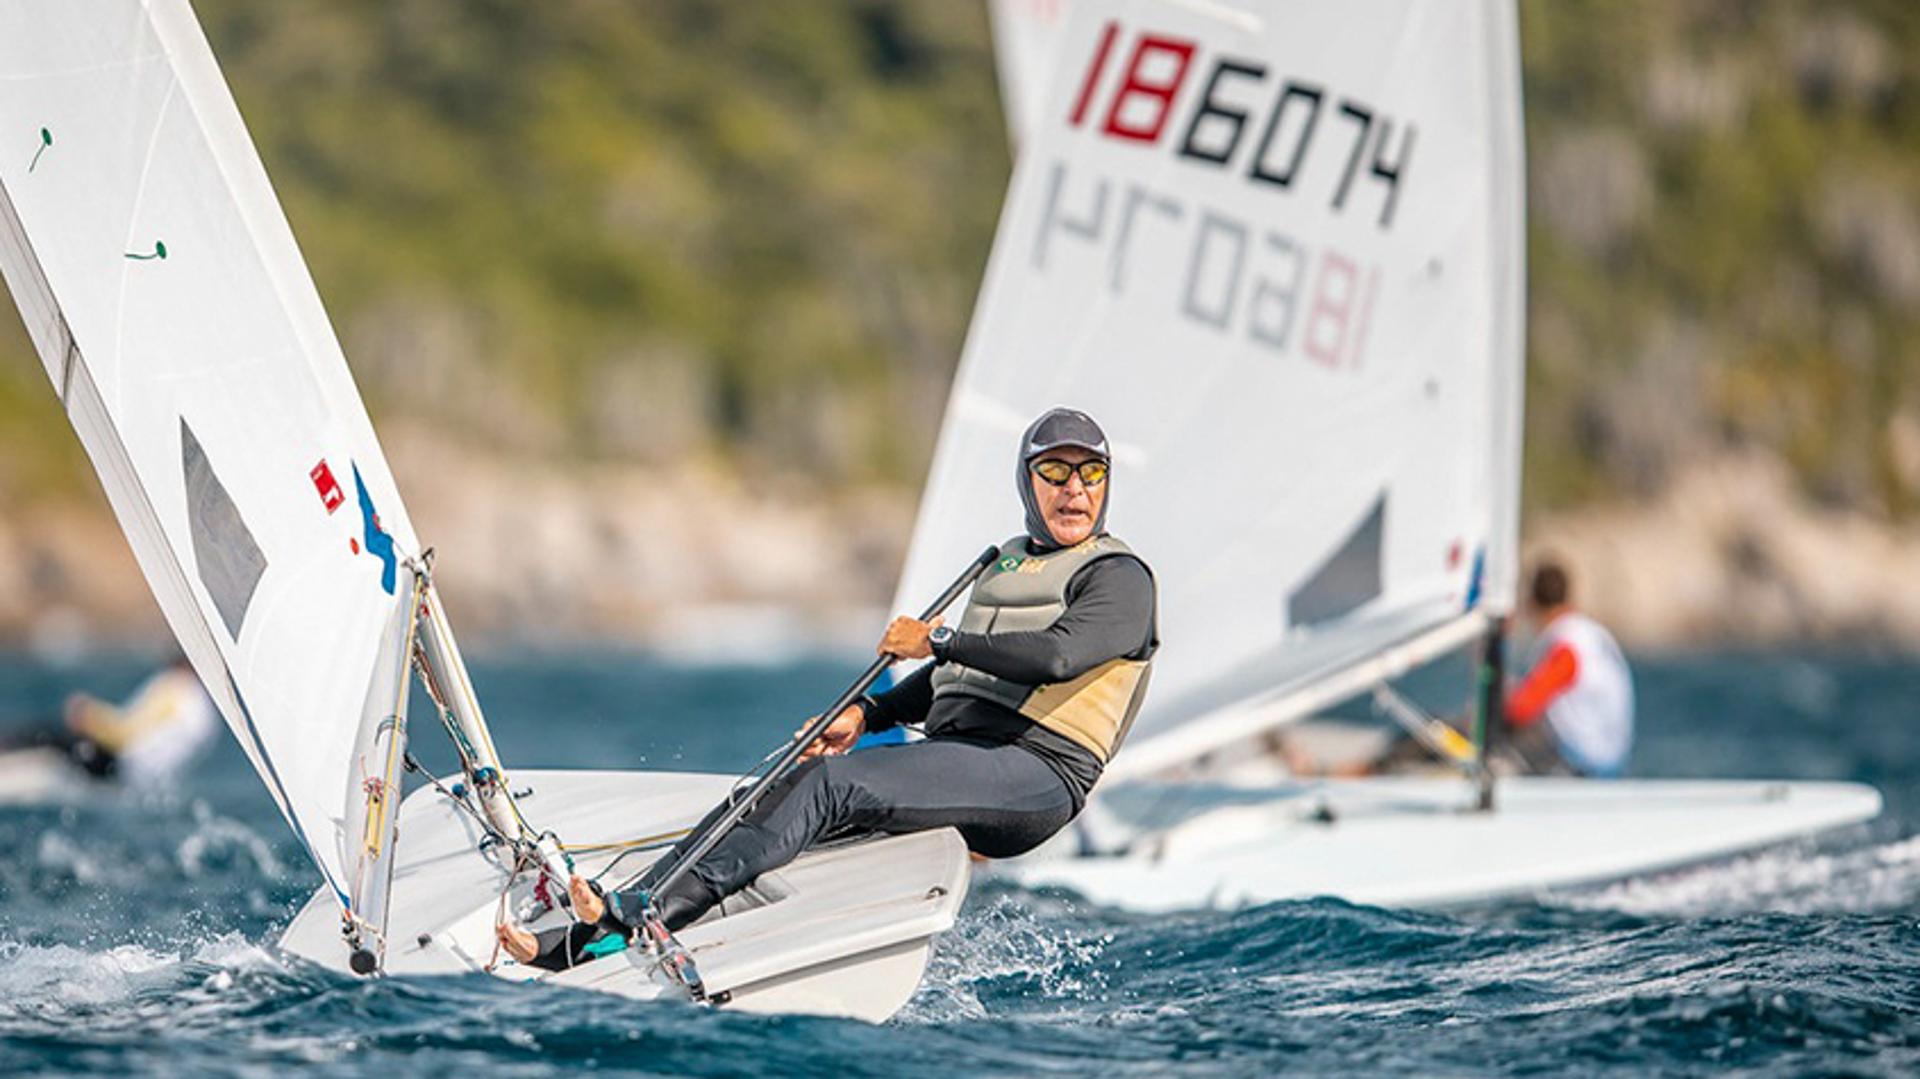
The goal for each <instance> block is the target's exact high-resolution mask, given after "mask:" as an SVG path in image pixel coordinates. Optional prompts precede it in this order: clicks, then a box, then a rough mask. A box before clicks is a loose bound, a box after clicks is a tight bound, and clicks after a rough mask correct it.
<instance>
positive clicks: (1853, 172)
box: [0, 0, 1920, 516]
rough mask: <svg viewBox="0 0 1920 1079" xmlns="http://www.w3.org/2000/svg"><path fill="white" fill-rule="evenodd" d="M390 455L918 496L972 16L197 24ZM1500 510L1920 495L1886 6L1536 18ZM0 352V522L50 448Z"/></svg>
mask: <svg viewBox="0 0 1920 1079" xmlns="http://www.w3.org/2000/svg"><path fill="white" fill-rule="evenodd" d="M196 7H197V8H198V10H199V12H200V14H201V17H202V19H203V21H204V22H205V24H206V27H207V33H208V36H209V37H210V38H211V40H212V41H213V44H214V47H215V50H216V52H217V53H218V54H219V55H220V57H221V59H222V63H223V65H224V67H225V69H226V72H227V75H228V78H229V80H230V81H231V83H232V85H233V87H234V90H235V95H236V96H237V97H238V99H239V101H240V105H241V108H242V110H243V112H245V114H246V116H247V119H248V121H249V123H250V125H251V127H252V129H253V132H254V136H255V139H256V140H257V142H258V143H259V145H260V148H261V153H262V156H263V157H264V158H265V159H266V161H267V163H268V166H269V168H270V170H271V171H272V173H273V175H274V179H275V183H276V185H277V188H278V190H279V192H280V195H281V198H282V200H283V201H284V202H285V204H286V207H287V210H288V214H289V216H290V217H291V218H292V220H293V224H294V228H295V231H296V233H297V234H298V235H299V236H300V237H301V241H302V243H303V245H304V250H305V252H306V255H307V257H308V259H309V260H310V262H311V264H312V266H313V270H314V274H315V277H316V278H317V279H318V281H319V282H320V285H321V290H322V293H323V295H324V296H325V298H326V300H327V302H328V304H329V307H330V310H331V311H332V314H333V317H334V319H335V322H336V326H337V328H338V329H339V331H340V333H341V336H342V338H343V340H344V342H345V344H346V347H347V351H348V354H349V355H350V356H352V357H353V360H354V365H355V370H356V373H357V375H358V377H359V379H360V381H361V385H362V388H363V390H365V392H366V393H367V394H368V396H369V398H370V400H371V403H372V407H373V410H374V412H375V414H376V416H377V417H378V418H379V419H380V421H381V422H382V423H383V424H388V423H392V422H394V421H396V420H416V421H420V422H424V423H428V424H431V425H433V426H434V427H436V428H438V429H440V430H442V431H444V432H446V433H448V434H449V435H452V436H454V437H461V438H466V439H469V440H471V441H472V442H474V443H475V444H484V445H486V446H489V447H493V448H507V449H512V450H516V451H522V452H526V453H530V454H537V455H542V456H552V457H567V456H584V457H593V458H610V459H623V460H635V461H641V462H647V463H668V462H674V461H680V460H685V459H688V458H690V457H692V458H702V459H708V460H715V461H720V462H723V463H726V464H729V465H734V466H744V468H745V470H746V471H748V472H750V473H762V472H766V471H768V470H777V471H780V472H782V473H787V474H797V475H801V476H805V477H811V478H814V479H817V480H818V481H820V482H822V483H844V482H849V481H881V482H890V483H897V484H902V485H912V484H915V483H917V482H918V481H919V479H920V477H921V476H922V474H923V470H924V467H925V463H926V459H927V456H928V454H929V453H930V451H931V444H932V433H933V430H934V427H935V425H936V424H937V422H938V418H939V414H940V410H941V408H942V405H943V403H944V401H945V395H946V389H947V384H948V379H949V377H950V375H951V371H952V367H953V364H954V362H955V360H956V359H957V356H958V353H959V347H960V343H961V340H962V337H963V335H964V333H965V329H966V324H967V319H968V316H969V313H970V311H971V308H972V303H973V298H974V292H975V289H976V287H977V284H978V280H979V275H980V272H981V270H982V268H983V266H984V263H985V259H986V253H987V248H988V245H989V243H990V240H991V235H992V230H993V224H994V221H995V218H996V216H997V213H998V209H999V204H1000V198H1001V195H1002V192H1003V190H1004V186H1005V181H1006V177H1007V174H1008V170H1009V160H1008V152H1007V149H1006V139H1005V134H1004V130H1003V128H1002V121H1001V114H1000V105H999V100H998V96H997V89H996V86H995V82H994V76H993V69H992V55H991V49H990V46H989V42H988V39H987V25H986V19H985V15H984V12H983V10H982V5H980V4H978V3H974V2H956V0H910V2H909V0H901V2H891V3H881V2H866V0H861V2H850V3H833V4H806V5H799V4H775V3H772V2H771V0H750V2H743V0H728V2H725V3H721V2H706V3H694V2H671V3H669V2H649V3H643V4H623V3H606V2H591V0H549V2H546V3H540V4H527V3H522V2H518V0H466V2H462V3H454V2H452V0H334V2H330V3H326V4H285V3H267V2H262V0H198V3H197V4H196ZM1522 32H1523V45H1524V60H1525V71H1526V82H1527V85H1526V93H1527V100H1526V111H1527V128H1528V141H1529V158H1530V160H1529V170H1530V174H1531V179H1530V196H1529V198H1530V221H1531V240H1530V248H1531V250H1530V275H1529V276H1530V283H1531V303H1530V309H1531V314H1530V333H1531V341H1530V354H1531V355H1530V363H1531V366H1530V372H1529V394H1528V396H1529V401H1528V436H1527V437H1528V457H1527V484H1528V492H1527V494H1528V499H1529V504H1530V506H1532V507H1534V508H1536V509H1537V508H1550V507H1555V506H1563V505H1567V504H1572V503H1577V502H1582V501H1586V500H1589V499H1593V498H1596V497H1605V496H1609V495H1617V494H1625V495H1629V496H1632V495H1637V494H1642V493H1646V492H1649V491H1652V490H1655V489H1658V487H1659V486H1660V485H1661V484H1662V483H1663V482H1664V481H1665V479H1666V478H1667V477H1668V475H1670V473H1671V471H1672V469H1673V468H1674V467H1675V466H1676V465H1677V464H1678V463H1680V462H1683V461H1684V460H1685V459H1686V458H1687V457H1688V456H1689V455H1690V454H1696V453H1700V452H1703V451H1710V450H1714V449H1716V448H1721V447H1725V446H1727V445H1730V444H1731V445H1759V446H1763V447H1770V448H1772V449H1774V450H1776V451H1777V452H1779V453H1780V454H1781V455H1782V456H1783V457H1784V458H1785V459H1787V460H1789V461H1790V462H1791V463H1792V465H1793V466H1794V468H1795V470H1796V473H1797V474H1798V475H1799V476H1800V477H1802V479H1803V481H1804V483H1805V485H1806V487H1807V490H1808V491H1809V492H1810V493H1811V494H1813V495H1815V496H1816V497H1819V498H1822V499H1826V500H1830V501H1834V502H1838V503H1844V504H1847V505H1852V506H1858V507H1864V508H1868V509H1871V510H1874V511H1877V512H1881V513H1885V514H1888V515H1890V516H1899V515H1902V514H1904V513H1907V512H1910V511H1911V510H1912V509H1913V508H1915V506H1916V505H1917V504H1920V362H1916V357H1920V316H1916V314H1915V312H1916V311H1920V175H1917V172H1916V170H1917V169H1920V7H1916V6H1915V5H1913V4H1911V3H1910V2H1909V0H1850V2H1845V3H1826V4H1809V3H1773V4H1761V3H1747V2H1743V0H1637V2H1613V0H1606V2H1600V0H1588V2H1576V0H1528V2H1526V3H1524V4H1523V7H1522ZM4 324H5V325H4V329H0V353H4V356H0V444H4V445H5V446H6V447H8V454H7V460H6V461H5V462H4V463H0V504H14V503H17V502H19V501H20V500H21V499H23V498H26V497H30V496H31V495H33V494H36V493H39V492H43V491H46V490H50V489H60V488H68V489H70V488H71V486H72V484H73V476H74V475H75V474H77V473H78V472H80V471H81V464H80V461H79V458H78V452H77V450H76V449H75V448H74V443H73V440H72V438H71V436H70V435H68V434H67V433H66V432H65V430H64V423H63V421H62V420H61V418H60V417H59V415H58V413H57V411H56V410H55V409H54V407H53V405H52V398H51V396H50V395H49V394H47V392H46V390H45V387H44V384H43V381H42V380H43V377H44V376H43V375H42V374H41V372H40V370H39V366H38V364H37V363H34V362H33V361H32V359H31V354H30V352H29V350H28V349H27V347H26V344H25V342H24V339H23V338H22V337H21V336H20V334H19V331H18V328H17V324H16V323H15V321H14V320H13V319H11V318H7V319H5V320H4Z"/></svg>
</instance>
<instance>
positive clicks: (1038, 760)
mask: <svg viewBox="0 0 1920 1079" xmlns="http://www.w3.org/2000/svg"><path fill="white" fill-rule="evenodd" d="M1111 471H1112V457H1111V453H1110V451H1109V448H1108V445H1107V436H1106V434H1105V433H1104V432H1103V431H1101V429H1100V426H1099V424H1097V423H1095V422H1094V420H1093V419H1092V417H1090V416H1088V415H1087V414H1086V413H1084V412H1079V411H1075V410H1073V409H1068V408H1056V409H1052V410H1050V411H1048V412H1047V413H1045V414H1044V415H1042V416H1041V417H1040V418H1039V419H1037V420H1035V421H1034V422H1033V424H1032V425H1031V426H1029V427H1028V428H1027V431H1026V433H1025V434H1024V435H1023V436H1022V438H1021V444H1020V449H1019V453H1018V455H1017V457H1016V468H1015V479H1016V487H1017V489H1018V491H1019V495H1020V500H1021V502H1022V504H1023V505H1024V506H1025V508H1026V531H1025V533H1024V534H1022V535H1019V536H1016V537H1014V538H1013V539H1011V540H1008V541H1007V542H1006V543H1005V544H1003V545H1002V546H1001V548H1000V558H999V560H998V561H997V562H995V563H994V564H993V566H991V567H990V568H989V569H988V570H987V572H986V573H985V574H983V575H982V576H981V578H980V579H979V581H978V582H977V583H976V584H975V585H974V587H973V593H972V597H971V599H970V600H969V602H968V604H967V607H966V610H965V612H964V613H963V614H962V616H961V618H960V624H959V626H958V627H949V626H946V625H943V624H942V623H941V620H940V619H938V618H936V619H934V620H933V621H931V622H922V621H920V620H918V619H914V618H907V617H901V618H896V619H894V620H893V622H892V624H890V625H889V626H887V629H886V632H885V634H884V635H883V636H882V637H881V639H880V643H879V646H878V651H879V652H880V653H882V654H891V655H894V656H897V657H900V658H902V659H931V660H932V662H931V663H928V664H926V665H924V666H922V667H921V668H920V669H919V670H917V671H915V672H914V673H913V674H911V675H909V676H907V677H906V678H905V679H904V680H902V681H901V682H900V684H899V685H897V686H895V687H894V688H893V689H891V690H889V691H887V692H886V693H883V694H881V695H879V696H877V697H865V698H862V699H861V700H860V701H859V702H858V703H856V704H853V705H851V706H849V707H848V708H847V709H846V710H845V711H843V712H841V713H840V715H839V716H838V717H837V718H836V719H835V720H834V722H833V723H832V724H831V725H830V726H829V727H828V728H827V729H826V732H825V733H824V734H823V735H822V736H821V738H820V739H819V740H818V741H817V742H816V743H815V744H814V746H812V747H810V749H809V751H808V756H809V757H810V758H811V759H810V760H807V761H806V762H805V763H803V764H801V765H800V766H799V767H798V768H796V769H795V770H794V771H793V773H792V774H790V775H789V776H787V777H785V778H784V779H783V780H781V781H780V782H779V783H777V784H776V785H775V786H774V787H773V788H772V789H770V790H769V791H768V792H767V794H766V795H765V796H764V797H763V798H762V799H761V801H760V803H759V804H758V805H757V806H755V807H754V809H753V811H752V812H751V813H749V814H748V815H747V816H746V817H745V818H744V819H743V820H742V821H741V822H740V823H739V824H738V825H737V826H735V827H734V828H733V829H732V830H731V831H730V832H728V833H727V835H726V836H725V838H723V839H721V840H720V842H719V843H718V844H717V845H716V846H715V847H714V848H713V849H712V850H711V851H709V852H708V853H707V854H706V856H704V857H703V858H701V859H700V861H699V862H697V863H695V864H694V866H693V867H692V869H691V871H690V872H688V873H685V874H683V875H682V876H681V877H680V879H679V880H678V881H677V882H675V883H674V884H673V886H672V887H671V888H670V889H669V890H668V891H667V892H665V893H664V894H658V895H654V896H653V897H652V898H653V902H654V904H655V909H656V911H657V912H658V914H659V915H660V917H661V920H662V921H663V922H664V923H665V924H666V927H667V928H668V929H670V930H677V929H680V928H682V927H684V926H686V925H689V924H691V923H692V922H694V921H695V920H696V919H698V918H699V917H700V916H701V915H702V914H705V913H706V912H707V911H708V910H710V909H712V908H713V906H714V905H715V904H717V903H718V902H720V900H722V899H723V898H725V897H727V896H729V895H732V894H733V893H735V892H737V891H739V890H740V889H742V888H744V887H746V886H747V885H748V884H749V883H751V882H752V881H753V879H754V878H755V877H758V876H759V875H760V874H762V873H765V872H767V871H768V870H771V869H777V868H779V867H780V866H782V865H785V864H786V863H787V862H789V861H791V860H792V859H793V858H795V857H796V856H798V855H799V854H800V853H801V852H802V851H804V850H806V849H807V848H808V847H810V846H812V845H813V844H815V843H818V842H820V841H822V840H827V839H834V838H839V837H842V836H848V835H856V834H862V833H873V832H880V833H888V834H903V833H908V832H918V831H924V830H927V829H933V828H946V827H951V828H955V829H958V830H959V832H960V835H961V836H962V837H963V838H964V839H965V840H966V843H967V846H968V847H969V848H970V849H971V850H972V851H973V852H974V853H975V854H977V855H982V856H985V857H990V858H1008V857H1012V856H1014V855H1017V854H1022V853H1025V852H1026V851H1029V850H1032V849H1033V848H1035V847H1037V846H1039V845H1040V844H1041V843H1043V842H1045V841H1046V840H1047V839H1048V838H1049V837H1051V836H1052V835H1053V834H1054V833H1055V832H1058V831H1059V830H1060V829H1061V828H1062V827H1064V826H1065V825H1066V824H1067V823H1068V822H1069V821H1071V820H1072V819H1073V818H1074V816H1075V815H1076V814H1078V813H1079V812H1080V810H1081V808H1082V807H1083V806H1084V805H1085V804H1086V799H1087V794H1088V792H1089V791H1091V790H1092V789H1093V785H1094V782H1095V781H1096V780H1098V779H1099V778H1100V772H1101V769H1102V768H1103V767H1104V766H1105V765H1106V763H1107V762H1108V761H1110V760H1112V759H1113V755H1114V753H1115V752H1117V751H1118V750H1119V748H1120V744H1121V742H1122V741H1123V740H1124V739H1125V738H1126V734H1127V728H1128V726H1129V725H1130V724H1131V723H1132V722H1133V717H1134V715H1135V713H1136V712H1137V711H1138V710H1139V707H1140V702H1141V700H1142V699H1143V698H1144V696H1145V694H1146V689H1147V681H1148V675H1149V673H1150V671H1151V668H1152V664H1153V656H1154V652H1155V650H1156V649H1157V648H1158V645H1159V641H1158V638H1157V636H1156V623H1155V589H1154V581H1153V575H1152V573H1151V572H1150V571H1149V570H1148V568H1147V565H1146V563H1145V562H1143V561H1141V559H1140V558H1139V556H1137V555H1135V554H1134V553H1133V552H1132V551H1131V550H1129V549H1128V547H1127V545H1126V544H1124V543H1122V542H1121V541H1120V540H1118V539H1116V538H1114V537H1113V536H1111V535H1109V534H1108V533H1107V531H1106V520H1107V510H1108V508H1109V495H1110V493H1111V487H1112V479H1111ZM905 724H918V725H921V726H922V727H923V728H924V730H925V732H926V738H925V739H924V740H921V741H918V742H911V743H907V744H904V745H885V746H876V747H873V748H868V749H863V750H861V751H860V752H859V753H854V754H847V750H848V749H849V748H851V747H852V746H853V745H854V743H855V741H856V740H858V739H859V738H860V736H861V735H862V734H863V733H866V732H870V731H883V730H888V729H890V728H893V727H896V726H900V725H905ZM715 812H716V813H718V812H719V810H716V811H715ZM673 861H674V858H673V856H671V855H669V856H668V857H666V858H662V859H661V860H660V861H659V862H658V863H656V864H655V868H654V872H664V869H665V867H666V866H668V865H670V864H671V863H672V862H673ZM653 883H654V880H653V879H651V878H650V877H648V876H643V877H642V878H641V879H640V880H639V881H638V882H637V884H636V886H635V887H634V888H632V889H630V890H628V891H624V892H613V893H609V894H608V895H607V896H606V897H605V902H604V903H602V902H601V900H600V897H599V896H598V895H597V894H596V893H595V892H594V891H593V890H592V889H590V888H589V887H587V886H586V885H585V882H583V881H581V880H579V879H578V878H575V880H574V881H573V882H572V886H571V888H570V889H569V890H570V892H571V894H572V896H573V899H574V914H575V916H576V917H577V918H578V919H580V920H581V923H594V922H598V923H600V925H601V927H602V929H603V931H611V932H613V933H617V934H618V935H620V936H627V935H631V931H632V929H633V928H634V927H636V926H637V924H638V922H639V921H640V918H641V911H640V903H641V899H640V894H641V890H642V889H650V888H651V887H652V886H653ZM596 936H597V935H596V934H595V933H591V932H589V933H582V932H580V931H579V930H578V929H577V928H575V929H573V930H550V931H548V932H547V933H545V934H542V935H540V936H538V937H536V936H535V935H534V934H532V933H530V932H528V931H527V930H525V929H522V928H519V927H517V926H511V925H505V926H502V927H501V928H500V941H501V944H502V946H503V947H504V948H505V949H506V950H507V952H508V953H509V954H511V955H513V956H514V957H515V958H516V959H518V960H520V961H521V962H524V963H533V964H535V965H538V966H543V967H548V968H550V969H558V968H562V967H565V966H566V965H568V964H570V963H574V962H579V961H580V960H581V959H582V958H588V957H591V955H593V954H595V952H594V946H597V945H599V944H601V943H604V942H603V941H602V940H600V939H596Z"/></svg>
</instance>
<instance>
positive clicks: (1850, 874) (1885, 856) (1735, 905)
mask: <svg viewBox="0 0 1920 1079" xmlns="http://www.w3.org/2000/svg"><path fill="white" fill-rule="evenodd" d="M1549 901H1550V902H1552V903H1554V904H1556V905H1561V906H1566V907H1570V908H1572V909H1575V910H1608V911H1617V912H1620V913H1623V914H1636V915H1672V916H1683V917H1684V916H1698V915H1709V914H1750V913H1757V912H1762V911H1770V912H1779V913H1785V914H1810V913H1874V912H1879V911H1887V910H1898V909H1905V908H1909V907H1911V906H1912V905H1913V904H1914V903H1916V902H1920V836H1909V837H1907V838H1905V839H1901V840H1898V841H1895V842H1892V843H1883V844H1878V845H1873V846H1865V847H1855V848H1850V849H1845V850H1822V849H1819V848H1816V847H1812V846H1796V847H1783V848H1777V849H1774V850H1769V851H1762V852H1760V853H1758V854H1751V855H1748V856H1746V857H1743V858H1737V859H1734V860H1732V861H1727V862H1719V863H1715V864H1713V865H1709V866H1701V867H1698V868H1695V869H1689V870H1683V871H1680V872H1675V873H1668V874H1663V875H1659V876H1653V877H1642V878H1635V879H1633V880H1626V881H1621V882H1620V883H1618V884H1613V885H1609V886H1607V887H1605V888H1601V889H1599V890H1597V891H1591V892H1574V893H1566V894H1560V895H1555V896H1552V897H1550V899H1549Z"/></svg>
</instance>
